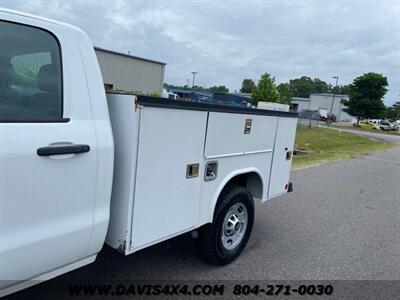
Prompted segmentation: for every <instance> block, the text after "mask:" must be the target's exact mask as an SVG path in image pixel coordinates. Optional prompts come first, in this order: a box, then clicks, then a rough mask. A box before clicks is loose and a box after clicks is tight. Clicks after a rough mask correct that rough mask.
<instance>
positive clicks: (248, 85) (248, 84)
mask: <svg viewBox="0 0 400 300" xmlns="http://www.w3.org/2000/svg"><path fill="white" fill-rule="evenodd" d="M255 87H256V84H255V83H254V81H253V80H252V79H243V82H242V88H241V89H240V92H241V93H249V94H251V93H252V92H253V90H254V88H255Z"/></svg>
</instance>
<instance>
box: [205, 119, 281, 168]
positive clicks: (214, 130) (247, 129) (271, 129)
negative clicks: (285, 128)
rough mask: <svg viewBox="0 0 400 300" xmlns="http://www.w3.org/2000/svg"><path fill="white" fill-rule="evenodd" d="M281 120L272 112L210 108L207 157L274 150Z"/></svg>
mask: <svg viewBox="0 0 400 300" xmlns="http://www.w3.org/2000/svg"><path fill="white" fill-rule="evenodd" d="M277 120H278V117H272V116H259V115H245V114H227V113H219V112H210V115H209V120H208V126H207V139H206V147H205V157H206V159H211V158H218V157H226V156H236V155H245V154H253V153H257V152H272V150H273V145H274V138H275V131H276V124H277ZM268 164H269V162H266V164H265V168H266V167H267V165H268Z"/></svg>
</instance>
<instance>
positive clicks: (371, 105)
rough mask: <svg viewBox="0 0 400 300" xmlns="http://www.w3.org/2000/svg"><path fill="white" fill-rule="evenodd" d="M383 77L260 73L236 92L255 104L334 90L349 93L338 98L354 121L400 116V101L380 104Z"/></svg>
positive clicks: (212, 89) (217, 89) (384, 90)
mask: <svg viewBox="0 0 400 300" xmlns="http://www.w3.org/2000/svg"><path fill="white" fill-rule="evenodd" d="M388 86H389V84H388V80H387V78H386V77H385V76H384V75H382V74H378V73H374V72H369V73H365V74H363V75H361V76H358V77H357V78H355V79H354V80H353V82H352V83H351V84H348V85H338V86H333V85H331V84H328V83H326V82H325V81H323V80H321V79H319V78H311V77H308V76H301V77H300V78H295V79H290V80H289V81H288V82H285V83H280V84H276V83H275V77H273V76H271V75H270V74H269V73H264V74H262V75H261V78H260V79H259V80H258V82H257V83H255V82H254V81H253V80H252V79H250V78H246V79H244V80H243V82H242V87H241V89H240V92H242V93H249V94H251V99H252V104H253V105H255V106H257V103H258V102H259V101H268V102H279V103H284V104H290V103H291V99H292V98H293V97H301V98H308V97H309V96H310V94H312V93H331V94H333V93H335V94H344V95H348V96H349V100H344V101H342V103H343V105H344V107H345V108H344V111H345V112H347V113H348V114H349V115H351V116H353V117H355V118H357V123H358V121H359V120H360V119H362V118H367V119H375V118H376V119H386V118H388V119H391V120H398V119H399V118H400V101H398V102H396V103H394V104H393V105H392V106H390V107H386V106H385V104H384V103H383V97H384V96H385V95H386V93H387V91H388ZM164 87H165V88H177V89H190V87H189V86H174V85H169V84H164ZM191 89H192V90H193V91H197V92H210V93H228V92H229V89H228V88H227V87H226V86H224V85H220V86H212V87H209V88H205V87H201V86H194V87H193V88H191Z"/></svg>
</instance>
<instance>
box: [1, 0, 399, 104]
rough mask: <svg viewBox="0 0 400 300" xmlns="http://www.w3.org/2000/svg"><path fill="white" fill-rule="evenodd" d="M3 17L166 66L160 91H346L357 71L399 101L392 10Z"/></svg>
mask: <svg viewBox="0 0 400 300" xmlns="http://www.w3.org/2000/svg"><path fill="white" fill-rule="evenodd" d="M0 5H1V6H3V7H6V8H11V9H17V10H21V11H24V12H29V13H34V14H39V15H42V16H46V17H49V18H54V19H57V20H61V21H65V22H68V23H71V24H74V25H77V26H79V27H81V28H82V29H84V30H85V31H86V32H87V33H88V34H89V36H90V37H91V39H92V41H93V43H94V44H95V45H96V46H100V47H104V48H108V49H112V50H116V51H121V52H128V50H129V51H130V52H131V53H132V54H134V55H138V56H143V57H146V58H150V59H155V60H160V61H163V62H166V63H167V68H166V73H165V82H167V83H171V84H176V85H184V84H186V81H187V79H190V80H191V74H190V72H191V71H197V72H198V75H197V78H196V83H197V84H198V85H204V86H212V85H226V86H228V87H229V88H230V90H231V91H233V90H238V89H240V86H241V82H242V80H243V78H252V79H254V80H255V81H257V80H258V79H259V77H260V75H261V74H262V73H264V72H268V73H270V74H272V75H273V76H275V77H276V81H277V83H280V82H286V81H288V80H289V79H292V78H296V77H299V76H302V75H307V76H310V77H313V78H314V77H317V78H320V79H322V80H325V81H326V82H328V83H334V79H332V76H339V77H340V78H339V84H348V83H351V82H352V80H353V79H354V78H355V77H357V76H359V75H362V74H363V73H365V72H378V73H383V74H384V75H385V76H387V77H388V79H389V93H388V94H387V96H386V99H385V103H386V104H392V103H393V102H394V101H399V100H400V96H399V94H400V1H399V0H396V1H394V0H383V1H351V0H348V1H333V0H320V1H300V0H298V1H296V0H292V1H249V0H247V1H124V0H120V1H100V0H97V1H78V0H69V1H56V0H55V1H52V0H30V1H29V0H24V1H19V0H12V1H11V0H0Z"/></svg>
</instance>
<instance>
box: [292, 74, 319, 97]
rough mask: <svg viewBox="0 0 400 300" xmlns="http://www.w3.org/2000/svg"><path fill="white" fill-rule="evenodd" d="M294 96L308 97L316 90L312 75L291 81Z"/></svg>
mask: <svg viewBox="0 0 400 300" xmlns="http://www.w3.org/2000/svg"><path fill="white" fill-rule="evenodd" d="M289 85H290V89H291V91H292V93H293V97H302V98H308V97H309V96H310V94H311V93H312V92H313V90H314V82H313V80H312V79H311V78H310V77H307V76H302V77H300V78H296V79H291V80H290V81H289Z"/></svg>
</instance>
